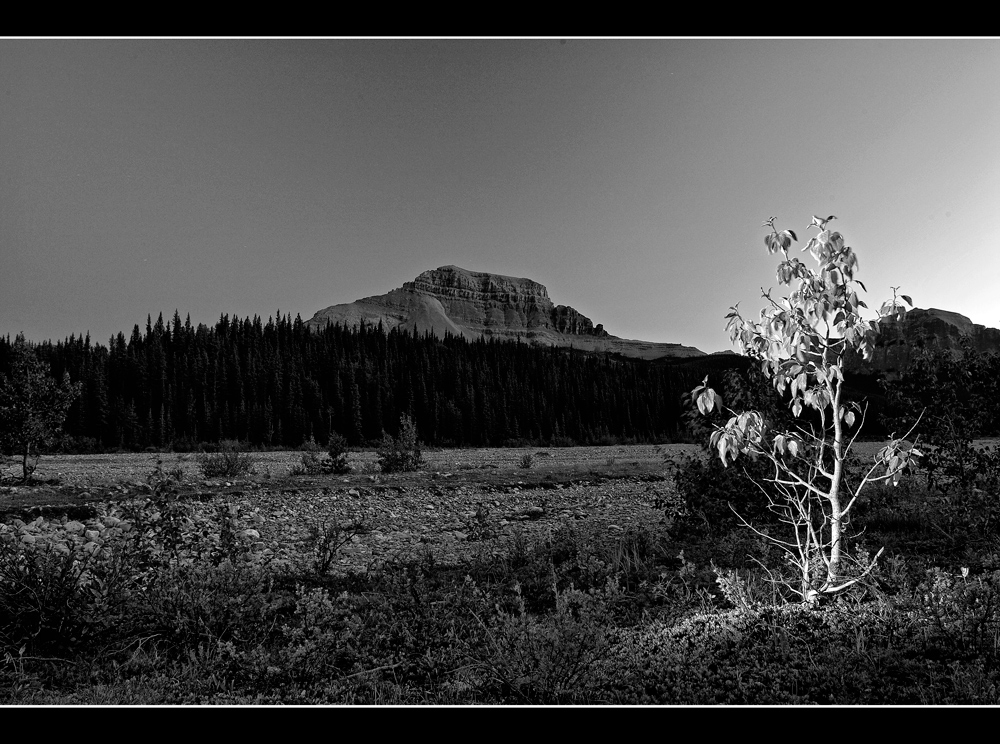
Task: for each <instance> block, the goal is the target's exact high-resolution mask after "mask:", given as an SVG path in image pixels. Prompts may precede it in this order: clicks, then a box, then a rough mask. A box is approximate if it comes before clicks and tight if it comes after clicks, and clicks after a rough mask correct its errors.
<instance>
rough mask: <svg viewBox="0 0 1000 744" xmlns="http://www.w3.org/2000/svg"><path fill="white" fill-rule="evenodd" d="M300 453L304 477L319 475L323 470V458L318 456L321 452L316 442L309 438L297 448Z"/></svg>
mask: <svg viewBox="0 0 1000 744" xmlns="http://www.w3.org/2000/svg"><path fill="white" fill-rule="evenodd" d="M299 449H300V450H301V451H302V472H303V474H306V475H319V474H320V473H322V472H323V470H324V464H325V463H324V461H325V458H324V457H322V456H321V455H320V453H321V452H322V450H321V449H320V447H319V445H318V444H316V440H315V439H313V438H312V437H309V439H307V440H306V441H305V442H303V444H302V446H301V447H300V448H299Z"/></svg>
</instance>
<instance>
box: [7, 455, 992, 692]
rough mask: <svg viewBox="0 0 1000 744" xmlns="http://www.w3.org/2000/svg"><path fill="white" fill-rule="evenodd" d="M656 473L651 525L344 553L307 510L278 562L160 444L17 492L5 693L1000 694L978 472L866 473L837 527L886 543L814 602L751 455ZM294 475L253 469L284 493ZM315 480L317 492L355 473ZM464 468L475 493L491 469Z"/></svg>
mask: <svg viewBox="0 0 1000 744" xmlns="http://www.w3.org/2000/svg"><path fill="white" fill-rule="evenodd" d="M537 467H538V465H537V462H536V463H534V464H533V463H530V462H529V463H528V464H527V466H525V465H524V464H523V463H522V464H521V465H520V466H518V467H517V468H516V469H508V470H505V471H504V470H500V471H492V472H493V476H492V479H493V481H492V482H493V484H494V486H495V485H497V484H503V483H506V482H508V481H509V483H508V486H513V484H515V483H518V482H520V483H521V484H522V486H521V487H528V486H524V485H523V483H524V478H525V477H527V474H529V473H534V472H535V468H537ZM592 469H593V470H594V471H595V472H598V473H599V474H600V476H601V477H600V478H598V479H597V480H596V481H594V484H593V486H592V487H593V488H595V489H599V490H600V489H604V490H608V489H610V488H612V486H613V484H614V483H616V482H618V481H627V480H628V479H630V478H634V477H635V475H636V471H635V468H634V467H631V466H629V465H628V464H627V463H624V464H622V463H612V462H610V461H609V462H607V463H603V464H600V463H597V464H594V465H593V468H592ZM662 473H663V476H662V477H665V478H666V480H664V481H663V485H664V486H670V484H672V487H667V488H665V489H662V490H661V495H660V496H658V497H657V498H658V503H657V506H658V508H659V510H660V514H662V519H661V520H660V521H659V522H651V523H649V524H647V525H645V526H639V527H632V528H629V529H627V530H625V531H624V532H622V531H620V530H616V529H614V528H612V527H611V526H610V525H608V524H607V523H604V522H602V521H601V520H600V518H599V517H595V518H593V519H588V520H583V521H572V520H570V521H569V522H564V523H560V522H558V521H553V522H552V523H551V524H550V525H549V528H548V529H547V530H546V531H545V532H544V533H543V534H541V535H540V534H538V533H537V532H536V533H535V534H534V536H529V534H528V533H527V532H521V531H520V530H515V531H514V532H512V533H511V532H509V531H508V533H507V534H506V536H505V535H503V534H501V532H500V530H499V529H498V527H499V525H498V524H497V522H496V519H495V518H494V517H492V516H491V515H490V514H489V513H488V512H486V511H483V512H477V514H476V516H475V517H474V518H472V519H471V520H470V523H469V525H468V526H467V527H466V531H467V533H468V545H467V547H468V548H469V550H467V551H466V552H465V554H464V557H463V558H461V559H460V560H453V561H442V560H441V559H440V558H439V557H438V556H437V555H436V552H435V550H434V549H433V546H432V545H430V544H428V545H427V546H426V549H416V550H410V551H401V552H399V553H398V554H396V555H394V556H392V557H390V558H388V559H386V560H382V561H378V562H369V564H367V565H355V566H351V567H345V566H343V565H342V564H341V563H340V562H339V561H338V557H339V556H341V555H342V553H343V551H344V548H345V546H348V545H350V543H351V538H352V536H353V535H355V534H357V533H358V532H360V531H363V530H364V529H365V527H364V525H363V524H361V523H359V522H351V521H348V520H343V521H341V522H327V523H325V524H313V525H312V531H311V532H310V535H311V538H310V539H309V540H308V541H306V543H304V545H303V549H302V552H301V554H300V555H299V556H298V557H297V558H295V559H293V560H291V561H288V560H284V561H279V560H276V559H275V556H273V555H267V554H264V553H262V552H261V551H260V550H259V548H257V547H255V542H256V541H255V539H254V538H255V537H256V536H259V531H262V530H263V529H264V526H262V525H260V524H259V523H258V522H256V521H255V518H254V515H252V514H244V513H242V512H240V511H239V510H238V509H236V508H234V507H233V506H232V505H231V504H229V503H227V501H226V500H225V498H224V496H222V495H221V494H220V495H219V496H218V497H212V496H208V497H206V496H205V494H204V493H202V494H200V495H199V496H198V498H195V497H193V496H192V495H191V494H190V493H189V491H188V490H187V489H186V488H185V483H184V482H182V481H179V480H178V478H181V477H182V476H180V474H179V473H173V474H172V473H171V472H170V471H169V469H167V470H165V469H164V468H163V467H159V468H157V469H156V470H155V471H153V472H152V473H150V474H149V478H148V483H147V484H146V486H145V487H144V488H143V489H141V491H142V492H141V493H135V494H126V495H123V496H122V497H121V499H120V500H118V501H116V502H111V503H102V504H100V505H96V506H92V508H91V511H88V512H86V513H77V512H73V513H72V514H71V515H67V514H66V513H63V514H61V515H60V514H59V513H58V511H57V510H56V511H52V510H49V511H48V512H46V514H47V516H39V517H37V518H34V519H31V518H29V517H28V515H27V514H25V515H23V516H25V519H17V518H12V517H10V516H9V515H8V517H7V518H6V519H5V520H4V522H5V524H4V525H3V527H2V528H0V529H2V533H0V654H2V655H0V701H2V702H3V703H9V704H198V703H202V704H272V703H281V704H366V703H367V704H585V703H592V704H643V705H645V704H775V703H779V704H780V703H789V704H883V703H884V704H986V703H996V702H997V699H998V693H997V690H998V687H997V685H998V684H1000V539H998V537H997V530H996V526H997V524H998V519H1000V504H998V499H997V497H996V491H987V490H985V489H984V488H983V486H986V487H989V482H988V481H989V478H990V477H991V473H988V472H984V473H983V478H982V479H979V480H977V481H976V482H974V483H971V484H969V486H968V490H961V491H960V490H954V489H952V488H949V487H947V486H944V482H943V481H941V480H940V479H938V480H937V482H936V483H937V484H936V485H934V486H932V487H928V486H927V483H926V480H925V477H924V476H925V474H921V476H920V477H914V478H910V479H908V480H905V481H903V482H901V483H900V485H899V486H897V487H895V488H893V487H892V486H885V485H879V486H878V487H876V488H873V489H872V491H871V492H870V496H869V498H868V499H867V501H866V502H865V503H864V505H863V506H862V508H861V509H860V510H859V511H858V512H857V515H856V517H855V519H854V522H853V523H852V525H851V527H852V530H856V531H861V530H864V536H863V538H862V539H861V541H860V542H856V543H855V544H857V545H858V548H857V549H858V550H861V551H864V550H868V551H872V552H874V551H875V550H876V549H877V548H878V547H882V546H885V548H886V552H885V553H884V554H883V556H882V558H881V560H880V562H879V564H878V568H877V569H876V571H875V572H873V573H872V574H871V575H870V576H869V577H867V578H866V579H865V580H864V581H863V582H860V583H859V584H857V585H855V586H854V587H852V588H851V589H850V590H848V591H845V592H843V593H842V594H840V595H838V596H836V597H835V598H833V599H831V600H830V601H829V602H826V603H823V604H821V605H820V606H818V607H813V608H807V607H805V606H803V605H800V604H796V603H788V600H789V599H790V598H791V594H789V593H788V592H787V591H786V590H785V589H784V588H783V584H782V580H785V579H789V578H790V576H789V575H788V573H787V570H786V569H787V567H786V566H785V565H784V563H783V560H782V558H781V556H780V555H777V554H776V551H775V550H774V548H773V546H772V545H770V544H769V543H768V542H767V541H766V540H764V539H762V538H760V537H758V536H756V535H754V534H753V533H752V532H751V531H749V530H747V529H745V528H742V527H740V526H739V525H738V524H737V521H736V518H735V516H734V515H733V512H732V511H731V510H730V509H729V507H728V506H727V502H732V503H733V505H734V506H739V507H740V508H742V509H743V510H744V513H746V514H747V515H748V516H751V517H753V518H754V519H755V521H756V524H758V525H759V526H760V527H761V528H762V529H764V530H770V531H773V532H774V533H775V534H778V532H779V531H780V529H781V525H779V524H774V523H769V522H768V521H767V515H766V513H764V511H763V510H760V509H756V511H755V508H756V507H755V506H754V505H755V504H757V503H759V499H758V498H757V496H756V495H755V493H754V491H755V490H756V486H754V485H753V484H752V483H750V482H749V481H748V480H747V479H746V474H745V473H743V472H740V470H739V469H735V468H728V469H723V468H722V466H721V465H720V464H719V463H718V461H717V460H706V459H703V458H700V457H692V458H688V459H683V458H682V459H680V460H671V461H669V462H667V461H665V462H664V470H663V471H662ZM752 473H753V471H752V466H751V474H752ZM758 475H759V474H758ZM995 475H996V473H995V472H994V473H992V476H995ZM303 477H304V476H302V475H298V476H289V477H288V478H287V479H286V480H284V481H280V482H277V483H274V484H272V485H271V486H269V487H268V488H269V492H270V493H271V494H272V496H273V498H275V499H281V498H282V493H283V492H287V491H288V489H289V487H294V486H295V485H296V483H298V482H300V481H301V479H302V478H303ZM352 477H365V476H352ZM396 477H401V476H389V475H386V476H382V478H383V482H385V483H394V482H396V481H393V480H392V478H396ZM455 477H458V478H461V474H460V473H458V474H456V475H455ZM553 477H554V476H553V475H551V474H550V475H546V476H545V479H546V480H552V479H553ZM331 478H332V476H331ZM407 478H408V479H409V480H407V481H406V483H408V484H414V483H416V484H419V483H420V482H421V481H427V482H428V483H430V482H432V481H434V473H431V472H417V473H413V474H410V475H408V476H407ZM556 480H558V478H556ZM326 482H327V483H328V484H329V486H328V487H326V488H322V489H321V488H316V493H315V498H317V499H323V498H327V499H329V498H332V497H333V496H336V495H337V493H338V492H340V491H346V489H347V488H348V487H349V486H348V485H347V484H344V483H341V482H340V481H337V480H335V479H331V480H329V481H326ZM461 483H462V481H461V480H460V481H458V482H457V483H455V484H453V485H454V486H455V487H456V488H459V487H461V485H460V484H461ZM468 483H469V484H470V485H469V486H468V488H472V489H478V490H477V491H476V493H477V494H479V493H482V494H483V495H484V496H485V493H486V489H485V486H484V484H483V482H482V481H481V480H473V479H472V478H471V477H470V480H469V481H468ZM529 485H530V484H529ZM942 486H944V487H942ZM313 487H315V486H313ZM549 487H553V486H551V485H550V486H549ZM6 490H7V491H8V492H9V490H10V487H9V486H8V487H7V489H6ZM23 491H24V489H23V487H18V489H17V493H23ZM324 492H325V493H324ZM490 493H492V491H490ZM4 498H7V499H10V498H12V496H11V495H10V494H8V495H6V496H4ZM341 498H343V494H342V495H341ZM490 498H492V496H491V497H490ZM73 515H75V516H73ZM300 518H301V520H302V521H303V522H307V521H308V520H309V517H308V514H306V513H303V514H302V515H301V517H300ZM750 556H753V558H751V557H750Z"/></svg>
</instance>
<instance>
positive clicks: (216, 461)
mask: <svg viewBox="0 0 1000 744" xmlns="http://www.w3.org/2000/svg"><path fill="white" fill-rule="evenodd" d="M198 466H199V467H200V468H201V472H202V475H204V476H205V477H206V478H218V477H220V476H229V477H235V476H238V475H247V474H248V473H250V472H251V471H252V470H253V466H254V459H253V456H252V455H251V454H250V453H248V452H241V451H240V443H239V442H235V441H233V440H231V439H227V440H224V441H222V442H220V443H219V451H218V452H214V453H206V454H203V455H201V456H199V457H198Z"/></svg>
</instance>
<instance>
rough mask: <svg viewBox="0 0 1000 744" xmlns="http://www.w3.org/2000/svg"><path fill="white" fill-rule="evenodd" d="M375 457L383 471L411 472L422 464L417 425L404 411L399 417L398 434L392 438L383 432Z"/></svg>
mask: <svg viewBox="0 0 1000 744" xmlns="http://www.w3.org/2000/svg"><path fill="white" fill-rule="evenodd" d="M376 457H377V458H378V463H379V466H380V467H381V468H382V472H383V473H403V472H411V471H413V470H419V469H420V466H421V465H423V464H424V460H423V457H422V456H421V453H420V442H419V441H418V440H417V427H416V425H415V424H414V423H413V420H412V419H411V418H410V417H409V416H407V415H406V414H405V413H404V414H403V415H402V416H400V418H399V436H397V437H396V438H395V439H393V438H392V437H390V436H389V435H388V434H384V435H383V436H382V442H381V443H380V444H379V446H378V451H377V452H376Z"/></svg>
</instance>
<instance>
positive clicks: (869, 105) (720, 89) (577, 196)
mask: <svg viewBox="0 0 1000 744" xmlns="http://www.w3.org/2000/svg"><path fill="white" fill-rule="evenodd" d="M813 214H818V215H822V216H824V217H825V216H828V215H831V214H834V215H837V217H838V219H837V220H836V221H834V222H833V223H831V227H834V228H836V229H838V230H840V231H841V232H843V234H844V236H845V238H846V240H847V243H848V244H849V245H851V246H852V247H854V249H855V250H856V251H857V253H858V257H859V260H860V272H859V274H858V278H860V279H861V280H862V281H864V282H865V284H866V286H867V287H868V290H869V291H868V294H867V297H866V299H867V300H868V304H869V305H870V306H871V307H873V308H874V307H877V306H878V304H880V303H881V301H882V300H884V299H886V298H887V297H889V296H891V290H890V286H891V285H901V287H902V289H901V291H903V292H905V293H907V294H909V295H912V297H913V300H914V303H915V304H916V305H917V306H919V307H937V308H943V309H947V310H952V311H956V312H959V313H962V314H964V315H967V316H969V317H970V318H971V319H972V320H973V321H974V322H976V323H981V324H984V325H987V326H1000V301H998V299H997V298H998V287H1000V252H998V250H997V245H996V244H997V240H996V238H995V230H996V229H997V227H996V225H995V224H994V222H996V221H997V218H998V217H1000V40H996V39H980V40H975V39H913V40H895V39H882V40H879V39H874V40H865V39H859V40H840V39H823V40H815V39H800V40H788V39H774V40H767V39H746V40H742V39H703V40H699V39H648V40H639V39H572V38H571V39H568V40H560V39H523V40H510V39H492V40H491V39H483V40H475V39H472V40H460V39H436V40H435V39H412V40H404V39H397V40H392V39H390V40H379V39H370V40H356V39H345V40H335V39H316V40H307V39H285V40H281V39H275V40H267V39H228V40H227V39H217V40H212V39H208V40H191V39H166V40H155V39H152V40H114V39H109V40H100V39H77V40H60V39H48V40H46V39H40V40H26V39H6V40H2V39H0V335H7V334H10V335H11V336H12V337H13V336H14V335H15V334H17V333H18V332H23V333H25V335H26V336H27V337H28V338H29V339H31V340H35V341H41V340H46V339H53V340H59V339H63V338H66V337H68V336H69V335H70V334H71V333H76V334H81V333H86V332H88V331H89V332H90V334H91V337H92V339H93V340H94V341H95V342H100V343H104V344H106V343H107V342H108V339H109V338H110V337H111V336H112V335H113V334H115V333H117V332H119V331H121V332H123V333H125V335H126V336H128V334H129V333H130V332H131V329H132V326H133V325H134V324H137V323H138V324H139V325H140V327H144V326H145V320H146V316H147V314H151V315H152V316H153V318H154V319H155V318H156V316H157V314H158V313H160V312H162V313H163V315H164V317H165V318H167V319H169V318H170V317H172V316H173V312H174V310H175V309H178V310H180V313H181V317H184V316H185V315H186V314H188V313H190V316H191V320H192V322H194V323H196V324H197V323H206V324H213V323H214V322H215V321H216V320H218V318H219V316H220V315H221V314H222V313H228V314H230V315H233V314H236V315H239V316H240V317H244V316H253V315H254V314H257V315H260V316H262V317H263V318H264V319H265V320H266V318H267V317H268V316H269V315H273V314H275V313H276V312H277V311H278V310H279V309H280V311H281V312H282V313H283V314H284V313H286V312H290V313H291V314H292V316H293V317H294V315H295V314H296V313H299V314H301V315H302V318H303V319H308V318H309V317H311V316H312V315H313V313H315V312H316V311H317V310H320V309H322V308H324V307H327V306H329V305H333V304H338V303H342V302H351V301H353V300H356V299H359V298H361V297H366V296H370V295H376V294H384V293H386V292H388V291H389V290H391V289H394V288H396V287H399V286H400V285H402V283H403V282H405V281H409V280H412V279H413V278H414V277H415V276H416V275H417V274H419V273H420V272H421V271H424V270H426V269H431V268H437V267H439V266H444V265H447V264H455V265H458V266H461V267H463V268H466V269H470V270H474V271H489V272H494V273H498V274H506V275H511V276H521V277H529V278H531V279H534V280H536V281H539V282H541V283H542V284H544V285H546V287H548V290H549V296H550V297H551V298H552V300H553V301H554V302H555V303H556V304H564V305H571V306H572V307H574V308H576V309H577V310H579V311H580V312H581V313H583V314H584V315H586V316H587V317H589V318H591V319H592V320H593V321H594V323H603V324H604V327H605V328H606V330H607V331H608V332H609V333H611V334H613V335H616V336H621V337H623V338H637V339H642V340H648V341H669V342H679V343H683V344H687V345H692V346H696V347H698V348H700V349H702V350H703V351H719V350H723V349H729V348H732V347H731V345H730V342H729V339H728V336H727V335H726V333H725V331H724V327H725V321H724V319H723V316H724V315H725V314H726V312H727V311H728V309H729V307H730V306H731V305H733V304H734V303H736V302H741V303H742V304H741V309H743V311H744V313H745V314H746V315H748V316H751V317H757V313H758V310H759V309H760V307H761V306H762V304H761V300H760V287H761V286H762V285H763V287H764V288H768V287H771V286H774V285H775V284H776V282H775V278H774V269H775V266H776V263H777V262H776V260H775V258H774V257H773V256H768V254H767V252H766V250H765V248H764V244H763V236H764V235H765V233H766V230H765V229H763V228H761V227H760V224H761V222H762V221H763V220H765V219H767V218H768V217H769V216H771V215H774V216H776V217H777V225H778V227H779V229H780V228H792V229H793V230H795V231H796V233H797V234H798V235H799V237H800V243H799V245H800V246H801V245H803V244H804V242H805V240H806V239H808V236H809V235H810V234H813V233H812V232H807V231H806V230H805V227H806V225H808V224H809V221H810V219H811V217H812V215H813ZM804 236H805V237H804Z"/></svg>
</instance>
